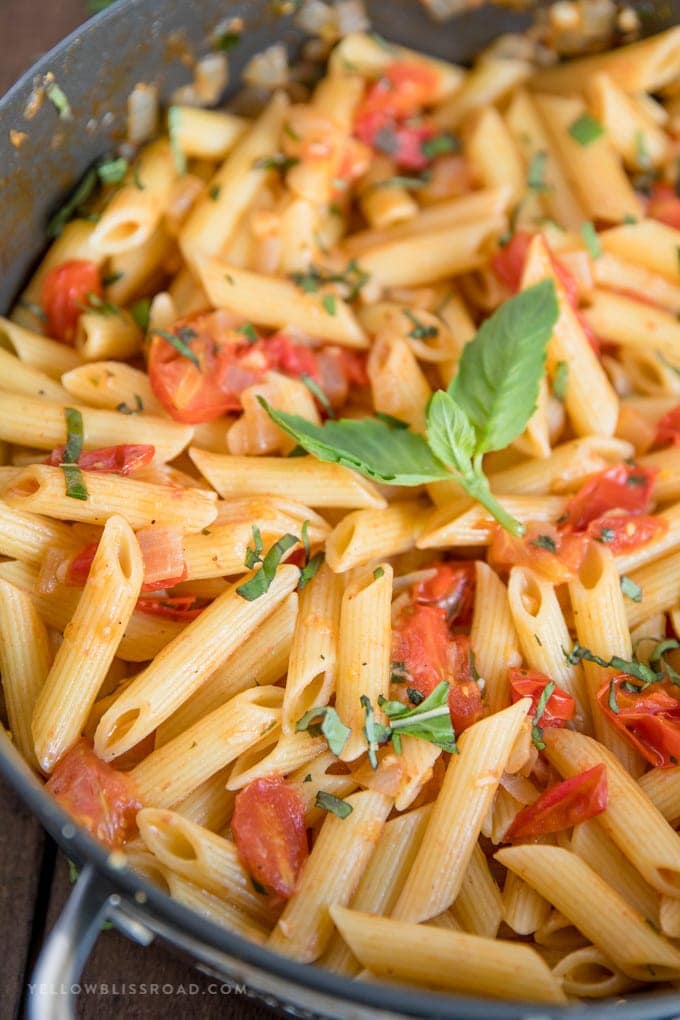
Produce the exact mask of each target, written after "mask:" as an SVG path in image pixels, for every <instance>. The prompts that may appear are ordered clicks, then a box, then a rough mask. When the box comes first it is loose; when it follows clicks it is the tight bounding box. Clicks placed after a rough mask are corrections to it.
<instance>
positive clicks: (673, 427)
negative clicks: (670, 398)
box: [654, 404, 680, 446]
mask: <svg viewBox="0 0 680 1020" xmlns="http://www.w3.org/2000/svg"><path fill="white" fill-rule="evenodd" d="M667 443H671V444H672V445H673V446H680V404H678V406H677V407H674V408H673V409H672V410H671V411H668V412H667V413H666V414H664V415H663V417H662V418H659V422H658V424H657V426H656V436H655V438H654V445H655V446H665V445H666V444H667Z"/></svg>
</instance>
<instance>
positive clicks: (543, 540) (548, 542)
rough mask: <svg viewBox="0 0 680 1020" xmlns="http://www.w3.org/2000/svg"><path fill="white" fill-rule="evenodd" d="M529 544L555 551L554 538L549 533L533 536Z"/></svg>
mask: <svg viewBox="0 0 680 1020" xmlns="http://www.w3.org/2000/svg"><path fill="white" fill-rule="evenodd" d="M529 545H535V546H536V547H537V548H538V549H546V550H547V551H548V552H551V553H556V552H557V544H556V543H555V539H554V538H551V536H550V535H538V537H537V538H535V539H534V541H533V542H530V543H529Z"/></svg>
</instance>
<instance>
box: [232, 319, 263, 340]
mask: <svg viewBox="0 0 680 1020" xmlns="http://www.w3.org/2000/svg"><path fill="white" fill-rule="evenodd" d="M236 332H237V333H241V334H242V335H243V336H244V337H245V338H246V340H247V341H248V343H249V344H255V343H257V341H258V335H257V330H256V329H255V327H254V326H253V324H252V322H244V323H242V325H240V326H237V327H236Z"/></svg>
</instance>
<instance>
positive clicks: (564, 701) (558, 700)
mask: <svg viewBox="0 0 680 1020" xmlns="http://www.w3.org/2000/svg"><path fill="white" fill-rule="evenodd" d="M508 679H509V681H510V692H511V695H512V701H513V704H514V703H515V702H516V701H521V700H522V698H531V715H532V716H535V715H536V710H537V708H538V702H539V700H540V697H541V695H542V694H543V691H544V690H545V688H546V687H547V685H548V684H549V683H552V681H551V679H550V677H549V676H546V674H545V673H541V672H539V670H537V669H509V670H508ZM575 711H576V702H575V701H574V699H573V698H572V696H571V694H567V692H566V691H563V690H562V688H561V687H555V689H554V691H553V692H552V694H551V695H550V697H549V698H548V701H547V702H546V705H545V708H544V709H543V713H542V715H541V719H540V725H541V727H542V728H543V727H546V726H557V727H560V726H564V724H565V723H566V722H568V721H569V720H570V719H573V718H574V712H575Z"/></svg>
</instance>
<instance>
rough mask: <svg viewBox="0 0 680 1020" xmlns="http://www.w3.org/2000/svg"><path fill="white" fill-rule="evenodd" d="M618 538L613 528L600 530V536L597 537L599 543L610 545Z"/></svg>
mask: <svg viewBox="0 0 680 1020" xmlns="http://www.w3.org/2000/svg"><path fill="white" fill-rule="evenodd" d="M615 538H616V532H615V531H614V530H613V528H600V534H599V535H597V536H596V541H597V542H604V543H605V545H608V544H609V542H613V541H614V539H615Z"/></svg>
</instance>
